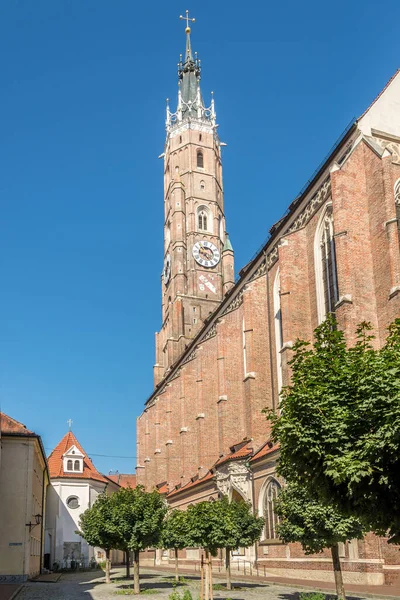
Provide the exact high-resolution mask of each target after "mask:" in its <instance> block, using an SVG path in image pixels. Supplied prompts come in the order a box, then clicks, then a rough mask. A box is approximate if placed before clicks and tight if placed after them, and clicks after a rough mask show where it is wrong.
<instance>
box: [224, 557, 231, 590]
mask: <svg viewBox="0 0 400 600" xmlns="http://www.w3.org/2000/svg"><path fill="white" fill-rule="evenodd" d="M225 569H226V589H227V590H231V589H232V579H231V549H230V548H225Z"/></svg>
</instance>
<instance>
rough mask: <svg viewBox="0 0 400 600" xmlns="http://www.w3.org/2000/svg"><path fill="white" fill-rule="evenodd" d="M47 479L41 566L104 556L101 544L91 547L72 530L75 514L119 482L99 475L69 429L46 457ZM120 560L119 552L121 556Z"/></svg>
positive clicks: (76, 523) (61, 565)
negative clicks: (42, 560)
mask: <svg viewBox="0 0 400 600" xmlns="http://www.w3.org/2000/svg"><path fill="white" fill-rule="evenodd" d="M48 463H49V471H50V483H51V485H50V486H49V491H48V494H47V516H46V530H45V543H44V566H45V567H47V568H48V569H52V568H53V565H54V563H57V565H58V568H69V567H71V562H72V561H74V562H75V563H79V564H80V565H81V566H86V567H87V566H89V564H90V563H91V562H92V561H93V560H95V561H101V560H103V559H104V558H105V554H104V551H103V550H102V549H101V548H92V547H91V546H89V545H88V543H87V542H86V541H85V540H84V539H83V538H82V537H81V536H80V535H78V534H77V533H76V531H77V530H78V529H79V517H80V515H81V514H82V513H83V512H84V511H85V510H86V509H87V508H90V507H91V506H92V505H93V503H94V501H95V500H96V498H97V496H98V495H99V494H101V493H102V492H104V491H107V492H108V493H112V492H114V491H116V490H117V489H118V488H119V487H120V486H119V485H118V483H116V482H115V481H112V480H111V479H109V478H108V477H106V476H104V475H102V474H101V473H100V472H99V471H98V470H97V469H96V467H95V466H94V464H93V463H92V461H91V460H90V458H89V457H88V456H87V455H86V453H85V451H84V450H83V448H82V446H81V445H80V444H79V442H78V440H77V439H76V437H75V435H74V434H73V433H72V431H69V432H68V433H67V434H66V435H65V436H64V437H63V438H62V440H61V441H60V443H59V444H58V445H57V446H56V447H55V448H54V450H53V451H52V453H51V454H50V456H49V458H48ZM121 561H122V556H121Z"/></svg>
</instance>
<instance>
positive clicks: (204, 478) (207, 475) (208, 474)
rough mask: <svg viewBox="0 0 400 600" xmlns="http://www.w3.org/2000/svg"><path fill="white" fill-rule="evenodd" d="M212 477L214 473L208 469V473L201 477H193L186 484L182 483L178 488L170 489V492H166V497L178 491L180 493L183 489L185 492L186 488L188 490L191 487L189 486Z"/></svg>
mask: <svg viewBox="0 0 400 600" xmlns="http://www.w3.org/2000/svg"><path fill="white" fill-rule="evenodd" d="M213 477H214V474H213V472H212V471H208V473H206V474H205V475H204V477H201V478H200V479H194V480H193V479H191V480H190V481H189V483H187V484H186V485H184V486H182V487H180V488H178V489H177V490H172V492H170V493H169V494H168V498H170V496H174V495H175V494H178V493H180V492H183V491H185V492H186V490H189V489H191V488H194V487H196V486H197V485H201V484H202V483H205V482H206V481H209V480H210V479H212V478H213Z"/></svg>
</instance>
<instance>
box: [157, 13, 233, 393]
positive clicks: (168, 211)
mask: <svg viewBox="0 0 400 600" xmlns="http://www.w3.org/2000/svg"><path fill="white" fill-rule="evenodd" d="M181 19H185V20H186V29H185V33H186V49H185V56H184V59H183V57H182V55H181V58H180V62H179V63H178V105H177V109H176V112H171V111H170V108H169V104H168V100H167V118H166V132H167V135H166V141H165V148H164V153H163V154H162V155H161V157H163V158H164V268H163V273H162V278H161V285H162V320H163V324H162V328H161V330H160V332H159V333H157V334H156V365H155V367H154V381H155V385H157V383H158V382H159V381H160V380H161V379H162V377H163V376H164V374H165V373H166V371H167V370H168V369H169V367H170V366H171V365H172V364H173V363H174V362H175V361H176V360H177V358H178V357H179V356H180V354H181V353H182V351H183V350H184V349H185V346H186V345H187V344H188V343H189V341H190V340H191V339H192V338H193V337H194V336H195V335H196V333H197V332H198V330H199V329H200V327H201V326H202V325H203V323H204V320H205V319H206V318H207V317H208V316H209V314H210V313H212V312H213V311H214V309H215V308H216V307H217V306H218V304H219V303H220V302H221V300H222V299H223V297H224V295H225V294H226V292H227V291H228V290H229V289H230V288H231V287H232V285H233V284H234V256H233V249H232V246H231V243H230V241H229V237H228V234H227V233H226V231H225V214H224V192H223V185H222V160H221V146H222V145H223V144H221V142H220V140H219V136H218V133H217V128H218V125H217V123H216V113H215V106H214V97H213V96H212V98H211V105H210V106H209V107H208V108H206V106H205V104H204V100H203V96H202V93H201V89H200V73H201V66H200V60H199V59H198V58H197V53H195V55H194V57H193V53H192V48H191V40H190V32H191V29H190V27H189V22H193V21H194V19H190V18H189V15H188V11H186V17H182V16H181Z"/></svg>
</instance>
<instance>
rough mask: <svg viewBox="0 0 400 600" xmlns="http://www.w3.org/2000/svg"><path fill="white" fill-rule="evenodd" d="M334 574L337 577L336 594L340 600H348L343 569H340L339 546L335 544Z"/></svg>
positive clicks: (333, 555)
mask: <svg viewBox="0 0 400 600" xmlns="http://www.w3.org/2000/svg"><path fill="white" fill-rule="evenodd" d="M331 553H332V562H333V572H334V575H335V585H336V594H337V597H338V600H346V594H345V591H344V586H343V576H342V569H341V567H340V558H339V546H338V545H337V544H335V545H334V546H332V547H331Z"/></svg>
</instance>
